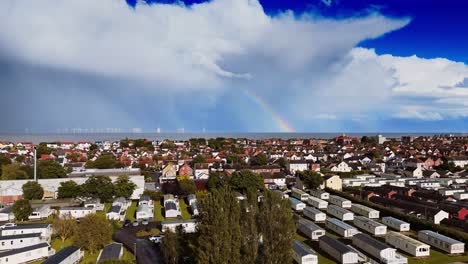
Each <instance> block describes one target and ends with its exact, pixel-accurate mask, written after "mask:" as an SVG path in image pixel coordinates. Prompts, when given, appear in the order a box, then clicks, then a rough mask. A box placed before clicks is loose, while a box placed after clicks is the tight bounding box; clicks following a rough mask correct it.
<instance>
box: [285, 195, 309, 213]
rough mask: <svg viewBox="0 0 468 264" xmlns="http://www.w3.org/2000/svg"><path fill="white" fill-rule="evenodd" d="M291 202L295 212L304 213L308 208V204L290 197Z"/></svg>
mask: <svg viewBox="0 0 468 264" xmlns="http://www.w3.org/2000/svg"><path fill="white" fill-rule="evenodd" d="M288 199H289V202H290V203H291V208H292V209H294V210H295V211H302V210H304V208H306V204H305V203H303V202H301V201H299V200H298V199H295V198H292V197H289V198H288Z"/></svg>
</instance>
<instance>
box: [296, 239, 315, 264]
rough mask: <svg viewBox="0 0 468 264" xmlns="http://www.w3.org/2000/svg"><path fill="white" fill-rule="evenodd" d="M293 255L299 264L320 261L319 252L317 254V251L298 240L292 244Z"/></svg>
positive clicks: (313, 263)
mask: <svg viewBox="0 0 468 264" xmlns="http://www.w3.org/2000/svg"><path fill="white" fill-rule="evenodd" d="M292 256H293V259H294V260H295V261H296V262H297V263H299V264H317V263H318V257H317V254H315V252H313V251H312V250H311V249H310V248H308V247H307V246H306V245H304V244H302V243H301V242H300V241H298V240H295V241H294V243H293V245H292Z"/></svg>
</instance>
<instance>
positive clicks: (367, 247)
mask: <svg viewBox="0 0 468 264" xmlns="http://www.w3.org/2000/svg"><path fill="white" fill-rule="evenodd" d="M353 246H356V247H357V248H358V249H359V250H362V251H364V252H365V253H367V255H369V257H372V258H374V259H376V260H377V261H379V262H381V263H392V264H405V263H408V259H407V258H405V257H403V256H401V255H399V254H397V253H396V249H394V248H392V247H390V246H388V245H387V244H385V243H383V242H381V241H379V240H377V239H375V238H372V237H371V236H369V235H366V234H362V233H361V234H356V235H354V236H353Z"/></svg>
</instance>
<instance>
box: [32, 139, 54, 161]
mask: <svg viewBox="0 0 468 264" xmlns="http://www.w3.org/2000/svg"><path fill="white" fill-rule="evenodd" d="M52 150H53V149H51V148H49V147H47V143H40V144H39V146H37V148H36V151H37V152H36V153H37V158H38V159H39V158H40V157H41V155H43V154H50V153H52Z"/></svg>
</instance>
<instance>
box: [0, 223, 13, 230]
mask: <svg viewBox="0 0 468 264" xmlns="http://www.w3.org/2000/svg"><path fill="white" fill-rule="evenodd" d="M11 226H16V224H15V223H6V224H4V225H2V226H0V229H4V228H5V227H11Z"/></svg>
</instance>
